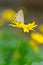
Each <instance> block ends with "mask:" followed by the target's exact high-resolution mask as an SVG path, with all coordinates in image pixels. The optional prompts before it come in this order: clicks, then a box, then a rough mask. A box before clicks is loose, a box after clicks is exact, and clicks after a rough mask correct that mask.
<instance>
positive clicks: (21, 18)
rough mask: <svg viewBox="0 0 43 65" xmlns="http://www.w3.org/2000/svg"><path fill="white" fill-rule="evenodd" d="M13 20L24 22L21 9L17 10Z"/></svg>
mask: <svg viewBox="0 0 43 65" xmlns="http://www.w3.org/2000/svg"><path fill="white" fill-rule="evenodd" d="M15 20H16V21H18V22H21V23H24V14H23V11H22V10H19V11H18V12H17V13H16V15H15Z"/></svg>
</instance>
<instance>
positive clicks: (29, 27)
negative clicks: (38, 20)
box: [10, 20, 37, 32]
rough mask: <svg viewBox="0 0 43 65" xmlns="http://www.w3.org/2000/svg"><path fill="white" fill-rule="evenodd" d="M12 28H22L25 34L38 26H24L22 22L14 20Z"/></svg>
mask: <svg viewBox="0 0 43 65" xmlns="http://www.w3.org/2000/svg"><path fill="white" fill-rule="evenodd" d="M10 26H13V27H18V28H22V29H23V31H24V32H29V31H30V30H33V28H35V27H36V26H37V25H35V22H33V23H29V24H24V23H22V22H18V21H16V20H12V24H10Z"/></svg>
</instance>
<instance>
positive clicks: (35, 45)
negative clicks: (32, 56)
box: [30, 40, 39, 53]
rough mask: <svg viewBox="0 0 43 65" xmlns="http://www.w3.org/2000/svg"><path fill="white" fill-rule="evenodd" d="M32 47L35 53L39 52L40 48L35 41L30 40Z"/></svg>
mask: <svg viewBox="0 0 43 65" xmlns="http://www.w3.org/2000/svg"><path fill="white" fill-rule="evenodd" d="M30 45H31V46H32V48H33V50H34V52H35V53H37V52H38V51H39V47H38V45H37V44H36V42H35V41H34V40H30Z"/></svg>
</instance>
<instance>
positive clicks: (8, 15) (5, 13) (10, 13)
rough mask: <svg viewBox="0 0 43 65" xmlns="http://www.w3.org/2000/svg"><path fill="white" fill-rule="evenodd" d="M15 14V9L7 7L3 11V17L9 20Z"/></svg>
mask: <svg viewBox="0 0 43 65" xmlns="http://www.w3.org/2000/svg"><path fill="white" fill-rule="evenodd" d="M14 15H15V11H13V10H10V9H7V10H4V11H3V13H2V18H4V19H7V20H9V19H12V18H13V17H14Z"/></svg>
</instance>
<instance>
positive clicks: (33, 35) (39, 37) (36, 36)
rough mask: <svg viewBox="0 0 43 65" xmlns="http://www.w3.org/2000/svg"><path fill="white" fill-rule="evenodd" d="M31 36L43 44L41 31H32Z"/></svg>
mask: <svg viewBox="0 0 43 65" xmlns="http://www.w3.org/2000/svg"><path fill="white" fill-rule="evenodd" d="M31 38H32V39H33V40H35V41H37V42H38V43H39V44H43V35H42V34H40V33H32V34H31Z"/></svg>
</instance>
